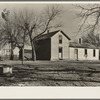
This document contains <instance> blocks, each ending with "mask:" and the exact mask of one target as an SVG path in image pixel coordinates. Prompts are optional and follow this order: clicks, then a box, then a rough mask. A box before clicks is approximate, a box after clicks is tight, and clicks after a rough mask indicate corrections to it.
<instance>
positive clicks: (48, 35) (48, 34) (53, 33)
mask: <svg viewBox="0 0 100 100" xmlns="http://www.w3.org/2000/svg"><path fill="white" fill-rule="evenodd" d="M59 31H60V32H61V33H62V34H63V35H64V36H65V37H66V38H67V39H68V40H70V38H69V37H68V36H67V35H66V34H65V33H64V32H63V31H61V30H57V31H53V32H50V33H47V34H43V35H41V36H39V37H38V38H37V39H36V40H43V39H48V38H51V37H52V36H53V35H55V34H56V33H58V32H59Z"/></svg>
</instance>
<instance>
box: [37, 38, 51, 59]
mask: <svg viewBox="0 0 100 100" xmlns="http://www.w3.org/2000/svg"><path fill="white" fill-rule="evenodd" d="M36 46H37V47H36V56H37V57H36V59H37V60H50V58H51V42H50V39H45V40H39V41H38V42H37V43H36Z"/></svg>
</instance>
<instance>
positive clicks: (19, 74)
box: [0, 61, 100, 86]
mask: <svg viewBox="0 0 100 100" xmlns="http://www.w3.org/2000/svg"><path fill="white" fill-rule="evenodd" d="M2 64H7V65H10V66H12V67H13V75H12V76H4V75H3V76H0V86H100V61H35V62H33V61H24V64H23V65H22V64H21V61H3V62H0V66H2Z"/></svg>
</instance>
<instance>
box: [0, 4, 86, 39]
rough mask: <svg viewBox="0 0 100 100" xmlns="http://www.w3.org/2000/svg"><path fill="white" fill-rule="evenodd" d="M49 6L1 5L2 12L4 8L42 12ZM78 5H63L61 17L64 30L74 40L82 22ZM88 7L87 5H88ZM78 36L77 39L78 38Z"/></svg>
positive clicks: (0, 10)
mask: <svg viewBox="0 0 100 100" xmlns="http://www.w3.org/2000/svg"><path fill="white" fill-rule="evenodd" d="M47 5H48V4H43V3H38V4H36V3H35V4H34V3H2V4H1V3H0V12H2V10H3V9H4V8H7V9H9V10H10V12H11V11H13V10H14V9H16V10H20V9H23V8H25V9H26V8H27V9H35V10H39V11H41V9H43V8H44V7H45V6H47ZM75 5H76V3H70V4H69V3H68V4H67V3H66V4H61V6H63V10H64V13H63V14H62V16H61V17H60V21H61V22H62V23H63V27H62V30H63V31H64V32H65V33H66V34H67V35H68V36H69V37H70V38H71V39H74V38H75V36H76V32H77V31H78V26H79V24H80V21H79V20H78V19H76V13H79V12H80V10H79V8H77V7H76V6H75ZM86 5H87V4H86ZM78 36H79V35H78ZM78 36H76V37H78Z"/></svg>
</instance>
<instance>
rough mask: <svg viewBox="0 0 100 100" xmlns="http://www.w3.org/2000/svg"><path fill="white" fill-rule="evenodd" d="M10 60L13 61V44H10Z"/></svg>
mask: <svg viewBox="0 0 100 100" xmlns="http://www.w3.org/2000/svg"><path fill="white" fill-rule="evenodd" d="M10 60H14V52H13V43H11V54H10Z"/></svg>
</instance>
